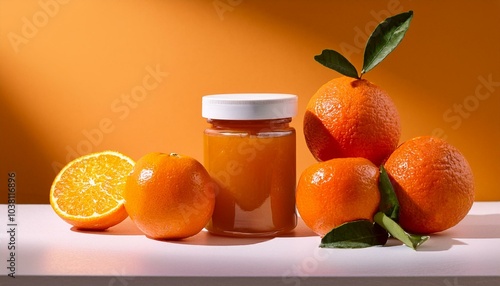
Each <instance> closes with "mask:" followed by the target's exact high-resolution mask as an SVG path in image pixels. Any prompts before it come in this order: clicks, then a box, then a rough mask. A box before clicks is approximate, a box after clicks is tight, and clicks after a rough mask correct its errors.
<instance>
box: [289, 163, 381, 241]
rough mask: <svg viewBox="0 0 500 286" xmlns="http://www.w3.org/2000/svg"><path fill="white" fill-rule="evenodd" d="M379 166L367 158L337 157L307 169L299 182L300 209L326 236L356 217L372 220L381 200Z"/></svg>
mask: <svg viewBox="0 0 500 286" xmlns="http://www.w3.org/2000/svg"><path fill="white" fill-rule="evenodd" d="M378 177H379V169H378V167H377V166H375V165H374V164H373V163H372V162H370V161H369V160H367V159H365V158H338V159H332V160H328V161H324V162H318V163H315V164H313V165H311V166H309V167H308V168H306V169H305V170H304V171H303V172H302V174H301V176H300V178H299V182H298V185H297V192H296V202H297V210H298V212H299V214H300V216H301V218H302V220H303V221H304V223H305V224H306V225H307V226H308V227H309V228H310V229H311V230H313V231H314V232H315V233H317V234H319V235H320V236H324V235H325V234H327V233H328V232H330V231H331V230H332V229H333V228H335V227H337V226H339V225H341V224H343V223H346V222H350V221H354V220H360V219H366V220H370V221H372V220H373V216H374V215H375V213H376V212H377V210H378V205H379V203H380V192H379V190H378Z"/></svg>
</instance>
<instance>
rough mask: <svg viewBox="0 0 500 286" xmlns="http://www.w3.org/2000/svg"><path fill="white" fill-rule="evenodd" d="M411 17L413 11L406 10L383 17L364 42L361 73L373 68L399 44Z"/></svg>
mask: <svg viewBox="0 0 500 286" xmlns="http://www.w3.org/2000/svg"><path fill="white" fill-rule="evenodd" d="M412 18H413V11H408V12H405V13H401V14H398V15H395V16H392V17H389V18H387V19H385V21H383V22H382V23H380V24H379V25H378V26H377V28H375V30H374V31H373V33H372V34H371V35H370V38H368V42H367V43H366V47H365V55H364V60H363V69H362V70H361V75H363V74H364V73H366V72H368V71H369V70H371V69H373V68H374V67H375V66H376V65H378V64H379V63H380V62H381V61H382V60H383V59H385V57H387V55H389V54H390V53H391V52H392V51H393V50H394V49H395V48H396V47H397V46H398V45H399V43H400V42H401V40H403V37H404V36H405V34H406V31H407V30H408V28H409V27H410V22H411V19H412Z"/></svg>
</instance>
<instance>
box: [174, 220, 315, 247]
mask: <svg viewBox="0 0 500 286" xmlns="http://www.w3.org/2000/svg"><path fill="white" fill-rule="evenodd" d="M308 236H318V235H317V234H315V233H314V232H312V231H311V230H310V229H309V228H308V227H307V226H306V225H305V224H304V222H303V221H302V220H300V219H299V221H298V223H297V227H296V228H295V229H294V230H293V231H291V232H290V233H286V234H282V235H280V236H278V238H285V239H286V238H289V237H291V238H293V237H308ZM271 239H274V237H226V236H219V235H213V234H210V233H209V232H208V231H202V232H200V233H199V234H197V235H195V236H193V237H189V238H186V239H182V240H178V241H168V242H172V243H179V244H194V245H209V246H210V245H212V246H213V245H219V246H221V245H223V246H231V245H249V244H257V243H262V242H265V241H269V240H271ZM318 239H319V237H318Z"/></svg>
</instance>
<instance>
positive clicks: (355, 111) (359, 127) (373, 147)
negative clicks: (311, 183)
mask: <svg viewBox="0 0 500 286" xmlns="http://www.w3.org/2000/svg"><path fill="white" fill-rule="evenodd" d="M303 128H304V136H305V140H306V143H307V147H308V148H309V150H310V151H311V153H312V155H313V156H314V158H316V160H318V161H326V160H329V159H333V158H343V157H363V158H367V159H369V160H370V161H372V162H373V163H374V164H375V165H377V166H378V165H380V164H381V163H382V162H383V161H384V160H385V159H386V158H387V157H388V156H389V155H390V154H391V153H392V152H393V151H394V150H395V149H396V147H397V145H398V143H399V139H400V135H401V123H400V117H399V114H398V111H397V109H396V106H395V105H394V103H393V101H392V100H391V98H390V97H389V96H388V95H387V93H386V92H385V91H384V90H382V89H381V88H379V87H378V86H376V85H374V84H372V83H370V82H369V81H367V80H365V79H354V78H350V77H345V76H343V77H339V78H335V79H333V80H331V81H329V82H327V83H326V84H324V85H323V86H322V87H320V88H319V90H318V91H317V92H316V93H315V94H314V95H313V96H312V97H311V98H310V100H309V103H308V105H307V107H306V113H305V115H304V122H303Z"/></svg>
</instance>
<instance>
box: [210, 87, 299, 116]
mask: <svg viewBox="0 0 500 286" xmlns="http://www.w3.org/2000/svg"><path fill="white" fill-rule="evenodd" d="M201 115H202V116H203V117H204V118H210V119H221V120H262V119H278V118H289V117H293V116H295V115H297V96H296V95H293V94H282V93H232V94H214V95H206V96H203V98H202V107H201Z"/></svg>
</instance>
